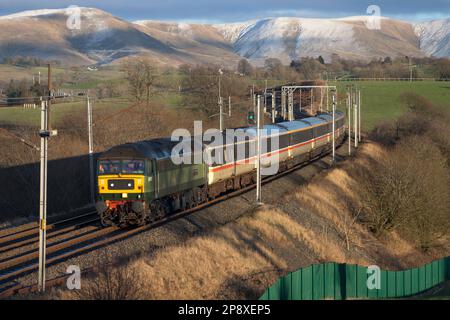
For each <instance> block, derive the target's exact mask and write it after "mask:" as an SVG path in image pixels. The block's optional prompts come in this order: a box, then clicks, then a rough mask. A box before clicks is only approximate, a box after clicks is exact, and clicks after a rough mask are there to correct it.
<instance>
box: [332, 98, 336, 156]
mask: <svg viewBox="0 0 450 320" xmlns="http://www.w3.org/2000/svg"><path fill="white" fill-rule="evenodd" d="M335 122H336V97H335V95H334V94H333V134H332V139H333V142H332V148H333V153H332V158H333V164H334V162H335V161H336V123H335Z"/></svg>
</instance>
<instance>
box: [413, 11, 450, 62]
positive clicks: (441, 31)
mask: <svg viewBox="0 0 450 320" xmlns="http://www.w3.org/2000/svg"><path fill="white" fill-rule="evenodd" d="M449 30H450V18H449V19H442V20H433V21H429V22H423V23H418V24H416V25H415V26H414V31H415V32H416V34H417V36H418V37H419V40H420V49H421V50H422V51H423V52H424V53H425V54H426V55H433V56H435V57H449V56H450V33H449Z"/></svg>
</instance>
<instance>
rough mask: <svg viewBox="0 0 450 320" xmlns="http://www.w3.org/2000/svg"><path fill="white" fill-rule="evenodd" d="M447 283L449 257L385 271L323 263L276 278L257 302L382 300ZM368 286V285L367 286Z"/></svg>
mask: <svg viewBox="0 0 450 320" xmlns="http://www.w3.org/2000/svg"><path fill="white" fill-rule="evenodd" d="M446 280H450V257H447V258H443V259H440V260H436V261H433V262H431V263H429V264H427V265H424V266H422V267H419V268H413V269H409V270H403V271H385V270H379V272H377V271H374V269H372V268H370V269H369V267H361V266H358V265H347V264H338V263H325V264H318V265H312V266H309V267H307V268H302V269H300V270H298V271H295V272H292V273H290V274H288V275H286V276H284V277H281V278H280V279H278V281H277V282H276V283H275V284H273V285H272V286H271V287H270V288H268V289H267V290H266V292H265V293H264V294H263V295H262V297H261V298H260V299H261V300H324V299H330V300H344V299H385V298H400V297H407V296H412V295H415V294H418V293H421V292H424V291H426V290H428V289H431V288H433V287H435V286H436V285H439V284H441V283H442V282H444V281H446ZM368 284H369V285H368Z"/></svg>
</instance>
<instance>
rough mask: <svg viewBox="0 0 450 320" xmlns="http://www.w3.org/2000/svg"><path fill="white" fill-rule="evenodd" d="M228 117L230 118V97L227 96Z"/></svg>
mask: <svg viewBox="0 0 450 320" xmlns="http://www.w3.org/2000/svg"><path fill="white" fill-rule="evenodd" d="M228 116H229V117H231V96H228Z"/></svg>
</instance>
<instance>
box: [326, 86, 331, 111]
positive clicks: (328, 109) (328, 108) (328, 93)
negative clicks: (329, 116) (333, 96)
mask: <svg viewBox="0 0 450 320" xmlns="http://www.w3.org/2000/svg"><path fill="white" fill-rule="evenodd" d="M329 95H330V92H329V87H328V86H327V112H329V111H330V107H329V100H328V99H329Z"/></svg>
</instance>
